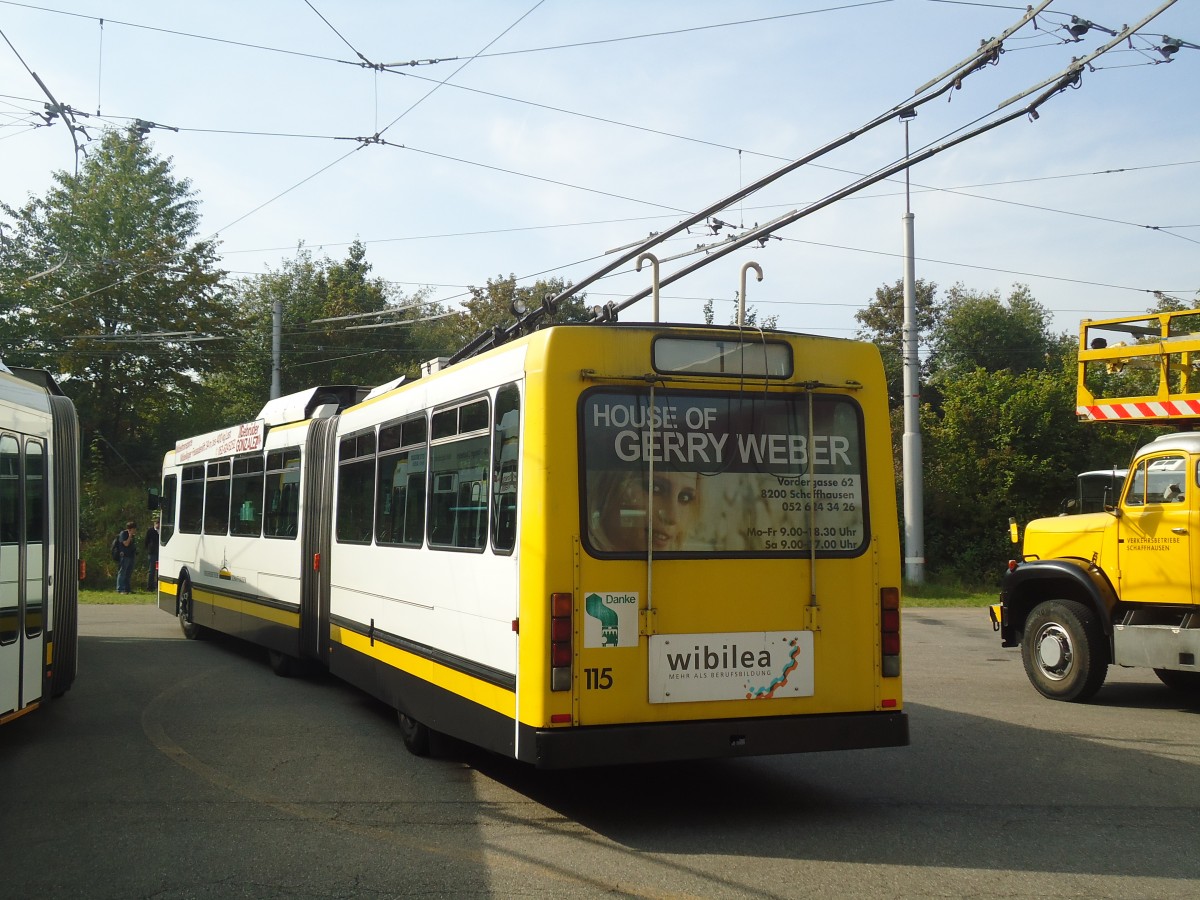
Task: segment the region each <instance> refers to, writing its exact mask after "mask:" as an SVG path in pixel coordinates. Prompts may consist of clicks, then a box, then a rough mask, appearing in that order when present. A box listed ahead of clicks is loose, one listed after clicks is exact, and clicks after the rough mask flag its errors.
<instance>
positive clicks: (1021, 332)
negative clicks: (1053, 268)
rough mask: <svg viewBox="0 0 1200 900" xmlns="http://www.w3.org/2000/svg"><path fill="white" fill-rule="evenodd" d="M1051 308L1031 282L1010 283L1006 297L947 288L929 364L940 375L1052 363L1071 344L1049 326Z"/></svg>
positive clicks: (1020, 369)
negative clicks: (1035, 294) (1037, 295)
mask: <svg viewBox="0 0 1200 900" xmlns="http://www.w3.org/2000/svg"><path fill="white" fill-rule="evenodd" d="M1049 323H1050V313H1049V311H1048V310H1047V309H1046V308H1045V307H1044V306H1042V304H1040V303H1038V301H1037V300H1035V299H1034V297H1033V294H1032V293H1031V292H1030V290H1029V288H1028V287H1027V286H1025V285H1023V284H1018V285H1014V287H1013V290H1012V293H1010V294H1009V295H1008V299H1007V300H1002V299H1001V298H1000V293H999V291H992V292H990V293H986V294H984V293H979V292H976V291H969V290H967V289H966V288H964V287H963V286H962V285H961V284H956V285H954V286H953V287H952V288H950V290H949V292H948V293H947V295H946V299H945V300H944V301H943V302H942V304H941V308H940V311H939V314H938V316H937V319H936V321H935V323H934V327H933V333H932V341H931V343H932V349H933V367H934V369H935V371H937V372H939V373H942V377H943V378H944V377H950V376H956V374H957V373H958V372H961V371H969V370H971V369H974V368H976V367H982V368H984V369H986V370H987V371H989V372H999V371H1001V370H1003V369H1007V370H1009V371H1011V372H1024V371H1025V370H1027V369H1045V368H1047V367H1048V366H1051V367H1053V366H1055V365H1056V364H1057V363H1058V362H1059V361H1061V359H1062V354H1063V352H1065V350H1066V348H1067V347H1068V346H1070V344H1069V343H1068V342H1067V341H1066V339H1065V338H1064V337H1062V336H1055V335H1052V334H1051V333H1050V332H1049V330H1048V328H1049Z"/></svg>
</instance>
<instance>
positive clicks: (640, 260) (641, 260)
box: [636, 253, 762, 322]
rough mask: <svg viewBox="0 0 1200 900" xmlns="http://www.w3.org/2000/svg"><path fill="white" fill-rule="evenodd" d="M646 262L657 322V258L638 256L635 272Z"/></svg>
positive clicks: (650, 254)
mask: <svg viewBox="0 0 1200 900" xmlns="http://www.w3.org/2000/svg"><path fill="white" fill-rule="evenodd" d="M647 260H649V261H650V269H651V275H652V276H653V281H652V287H653V291H654V293H653V296H654V321H655V322H657V321H658V257H657V256H655V255H654V254H653V253H643V254H642V255H641V256H639V257H638V258H637V270H636V271H638V272H640V271H642V263H644V262H646V261H647ZM759 278H760V280H761V278H762V276H761V275H760V276H759Z"/></svg>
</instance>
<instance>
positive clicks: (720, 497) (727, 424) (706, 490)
mask: <svg viewBox="0 0 1200 900" xmlns="http://www.w3.org/2000/svg"><path fill="white" fill-rule="evenodd" d="M809 410H810V398H809V397H808V396H807V395H788V396H782V395H780V396H770V397H765V396H757V397H754V396H747V395H745V394H739V395H733V396H724V395H703V394H692V393H676V392H673V393H671V394H669V395H664V394H662V393H656V395H655V397H654V402H653V403H651V401H650V396H649V392H643V393H632V392H630V393H624V392H616V391H613V392H607V391H597V392H593V393H591V394H589V395H587V397H586V398H585V400H584V403H583V406H582V410H581V413H582V416H583V422H582V434H583V445H584V446H583V452H584V460H583V463H584V471H585V481H586V494H587V496H586V498H585V501H586V502H585V506H586V513H585V515H586V519H587V521H586V534H587V543H588V547H589V549H590V550H591V551H592V552H593V553H595V554H598V555H601V556H604V555H630V556H640V555H644V554H645V553H646V552H647V549H648V548H652V549H653V551H654V553H655V554H656V555H658V554H668V555H670V554H680V553H684V554H691V553H697V554H710V555H711V554H730V555H737V554H748V555H775V554H782V555H798V554H808V553H810V552H812V544H811V543H810V541H815V549H816V552H817V554H818V555H820V556H852V555H856V554H858V553H861V552H862V551H863V550H864V549H865V547H866V545H867V528H866V522H865V506H866V497H865V490H866V486H865V484H864V463H863V447H862V418H861V415H860V410H859V407H858V406H857V404H856V403H854V401H853V400H851V399H849V398H846V397H840V396H831V395H815V396H813V397H812V398H811V410H812V414H811V421H810V415H809Z"/></svg>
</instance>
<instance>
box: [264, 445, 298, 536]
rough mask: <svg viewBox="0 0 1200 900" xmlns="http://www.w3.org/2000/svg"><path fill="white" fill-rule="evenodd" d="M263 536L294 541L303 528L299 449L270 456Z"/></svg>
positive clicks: (274, 452)
mask: <svg viewBox="0 0 1200 900" xmlns="http://www.w3.org/2000/svg"><path fill="white" fill-rule="evenodd" d="M265 491H266V494H265V496H266V502H265V508H264V510H263V535H264V536H266V537H273V538H294V537H296V534H297V533H298V531H299V527H298V526H299V524H300V448H298V447H288V448H287V449H285V450H272V451H271V452H270V453H268V454H267V476H266V485H265Z"/></svg>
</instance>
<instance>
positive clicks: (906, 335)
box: [900, 108, 925, 584]
mask: <svg viewBox="0 0 1200 900" xmlns="http://www.w3.org/2000/svg"><path fill="white" fill-rule="evenodd" d="M916 115H917V111H916V110H915V109H912V108H909V109H906V110H904V111H903V112H901V113H900V121H902V122H903V123H904V158H905V159H907V158H908V156H909V151H908V123H909V122H911V121H912V120H913V119H914V118H916ZM908 182H909V178H908V169H905V170H904V328H903V332H902V343H903V345H904V348H903V352H904V438H903V444H902V465H903V467H904V577H905V578H906V579H908V581H910V582H911V583H913V584H922V583H924V581H925V502H924V491H925V479H924V476H923V475H922V472H921V466H922V462H921V377H920V375H921V369H920V358H919V357H918V356H917V342H918V338H919V337H920V334H919V331H920V329H919V328H918V327H917V277H916V272H917V262H916V250H915V244H914V237H913V235H914V227H913V224H914V217H913V213H912V208H911V206H910V202H909V183H908Z"/></svg>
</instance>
